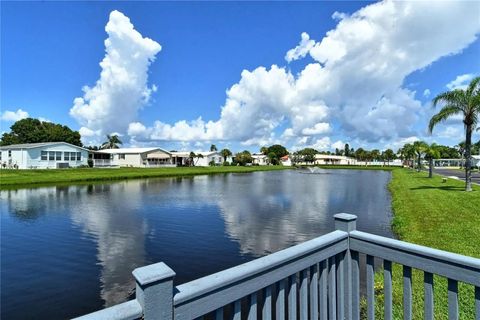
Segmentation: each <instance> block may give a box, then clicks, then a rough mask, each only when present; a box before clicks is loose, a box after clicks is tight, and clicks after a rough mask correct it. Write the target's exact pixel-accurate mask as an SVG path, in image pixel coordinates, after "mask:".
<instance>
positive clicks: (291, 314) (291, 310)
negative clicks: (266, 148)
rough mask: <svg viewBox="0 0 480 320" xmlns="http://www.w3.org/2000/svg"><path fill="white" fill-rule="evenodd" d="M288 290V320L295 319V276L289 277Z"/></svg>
mask: <svg viewBox="0 0 480 320" xmlns="http://www.w3.org/2000/svg"><path fill="white" fill-rule="evenodd" d="M289 282H290V289H289V290H288V319H289V320H293V319H296V318H297V275H296V274H293V275H291V276H290V279H289Z"/></svg>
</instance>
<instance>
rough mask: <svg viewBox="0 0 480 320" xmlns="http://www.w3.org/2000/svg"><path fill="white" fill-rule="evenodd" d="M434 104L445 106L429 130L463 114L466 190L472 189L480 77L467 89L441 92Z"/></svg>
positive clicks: (434, 118)
mask: <svg viewBox="0 0 480 320" xmlns="http://www.w3.org/2000/svg"><path fill="white" fill-rule="evenodd" d="M432 102H433V106H434V107H435V106H437V105H438V104H439V103H442V104H444V106H443V108H442V109H441V110H440V111H439V112H438V113H437V114H435V115H434V116H433V117H432V119H430V123H429V124H428V130H429V131H430V132H432V131H433V128H434V127H435V126H436V125H437V124H439V123H441V122H444V121H445V120H447V119H448V118H451V117H453V116H455V115H458V114H460V115H462V116H463V124H464V125H465V191H472V159H471V147H472V131H473V129H474V128H475V127H476V126H477V124H478V122H479V117H480V77H476V78H474V79H473V80H472V81H471V82H470V84H469V85H468V87H467V88H466V89H465V90H462V89H455V90H452V91H447V92H444V93H441V94H439V95H438V96H436V97H435V98H433V101H432Z"/></svg>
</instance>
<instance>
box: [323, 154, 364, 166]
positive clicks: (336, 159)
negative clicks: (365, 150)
mask: <svg viewBox="0 0 480 320" xmlns="http://www.w3.org/2000/svg"><path fill="white" fill-rule="evenodd" d="M356 163H357V161H356V160H355V159H354V158H350V157H346V156H336V155H328V154H316V155H315V164H319V165H327V164H332V165H354V164H356Z"/></svg>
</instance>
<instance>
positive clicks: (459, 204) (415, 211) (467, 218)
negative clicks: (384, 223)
mask: <svg viewBox="0 0 480 320" xmlns="http://www.w3.org/2000/svg"><path fill="white" fill-rule="evenodd" d="M392 174H393V176H392V180H391V181H390V184H389V186H388V188H389V190H390V192H391V194H392V210H393V221H392V228H393V231H394V232H395V233H396V234H397V236H398V237H399V238H400V239H401V240H403V241H407V242H411V243H415V244H420V245H424V246H428V247H432V248H436V249H440V250H445V251H450V252H454V253H458V254H463V255H467V256H472V257H476V258H480V246H479V245H478V244H479V243H480V211H479V208H480V186H477V185H474V186H473V191H472V192H465V191H464V186H465V183H464V182H463V181H459V180H455V179H448V180H447V182H445V183H443V182H442V176H440V175H434V177H433V178H431V179H430V178H428V177H427V175H428V173H426V172H420V173H418V172H415V171H413V170H408V169H398V170H394V171H393V172H392ZM434 282H435V319H448V302H447V281H446V279H445V278H442V277H438V276H435V277H434ZM375 288H376V295H377V296H376V315H377V317H379V318H383V273H381V272H379V273H377V274H376V284H375ZM402 299H403V283H402V268H401V266H399V265H396V264H394V266H393V306H394V308H393V313H394V317H393V318H394V319H402V318H403V304H402ZM474 308H475V302H474V289H473V286H469V285H465V284H463V283H460V284H459V309H460V319H473V318H474V317H475V310H474ZM423 311H424V309H423V272H421V271H418V270H414V271H413V318H414V319H423Z"/></svg>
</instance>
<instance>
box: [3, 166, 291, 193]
mask: <svg viewBox="0 0 480 320" xmlns="http://www.w3.org/2000/svg"><path fill="white" fill-rule="evenodd" d="M284 169H288V167H282V166H252V167H233V166H232V167H175V168H110V169H100V168H81V169H74V168H71V169H47V170H45V169H44V170H0V189H11V188H22V187H31V186H36V185H49V184H65V183H78V182H88V181H109V180H125V179H138V178H153V177H183V176H192V175H205V174H218V173H245V172H254V171H267V170H269V171H270V170H284Z"/></svg>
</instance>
